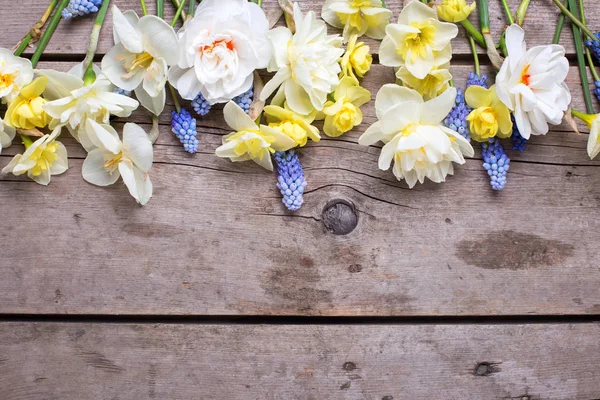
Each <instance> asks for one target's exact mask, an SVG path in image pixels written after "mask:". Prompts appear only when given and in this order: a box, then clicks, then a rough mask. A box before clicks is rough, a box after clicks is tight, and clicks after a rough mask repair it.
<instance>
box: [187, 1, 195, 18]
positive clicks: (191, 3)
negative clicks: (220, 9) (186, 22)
mask: <svg viewBox="0 0 600 400" xmlns="http://www.w3.org/2000/svg"><path fill="white" fill-rule="evenodd" d="M195 6H196V0H190V5H189V6H188V14H189V15H194V7H195Z"/></svg>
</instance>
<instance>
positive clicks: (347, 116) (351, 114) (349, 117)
mask: <svg viewBox="0 0 600 400" xmlns="http://www.w3.org/2000/svg"><path fill="white" fill-rule="evenodd" d="M361 122H362V112H361V111H360V108H358V107H356V106H355V105H354V104H352V103H351V102H349V101H346V102H344V105H343V106H342V108H341V110H340V111H339V112H338V113H337V114H335V115H334V116H333V125H334V126H335V127H336V129H337V130H338V131H340V132H342V133H346V132H348V131H349V130H351V129H352V128H354V127H355V126H357V125H360V123H361Z"/></svg>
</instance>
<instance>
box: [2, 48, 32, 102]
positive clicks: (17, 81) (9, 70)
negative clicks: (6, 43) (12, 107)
mask: <svg viewBox="0 0 600 400" xmlns="http://www.w3.org/2000/svg"><path fill="white" fill-rule="evenodd" d="M32 80H33V68H32V67H31V61H29V60H27V59H25V58H21V57H16V56H14V55H13V53H12V52H11V51H10V50H7V49H4V48H0V99H2V102H3V103H6V102H9V101H11V100H12V99H13V98H14V97H15V96H16V95H17V93H19V91H20V90H21V89H22V88H23V86H25V85H28V84H29V82H31V81H32Z"/></svg>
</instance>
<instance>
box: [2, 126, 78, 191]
mask: <svg viewBox="0 0 600 400" xmlns="http://www.w3.org/2000/svg"><path fill="white" fill-rule="evenodd" d="M59 133H60V128H57V129H55V130H54V131H53V132H52V134H51V135H44V136H42V137H41V138H39V139H37V140H36V141H35V142H32V141H31V139H29V137H27V136H22V138H23V142H24V144H25V153H23V154H17V155H16V156H14V157H13V159H12V160H11V161H10V163H8V165H7V166H6V167H4V169H2V173H4V174H7V173H12V174H14V175H17V176H18V175H22V174H24V173H25V172H27V176H29V178H31V179H33V180H34V181H35V182H37V183H39V184H40V185H47V184H49V183H50V177H51V176H52V175H60V174H62V173H63V172H65V171H66V170H67V168H68V167H69V163H68V160H67V149H66V148H65V146H64V145H63V144H62V143H60V142H58V141H57V140H56V137H57V136H58V135H59Z"/></svg>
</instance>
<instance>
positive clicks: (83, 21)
mask: <svg viewBox="0 0 600 400" xmlns="http://www.w3.org/2000/svg"><path fill="white" fill-rule="evenodd" d="M3 1H5V2H6V1H7V0H3ZM298 2H299V3H300V5H301V6H302V9H303V11H305V12H306V11H308V10H312V11H315V12H316V14H317V15H320V13H321V8H322V5H323V1H322V0H298ZM489 3H490V16H491V19H492V21H491V26H492V33H493V34H494V37H495V38H496V41H498V40H499V37H500V32H502V29H503V28H504V26H505V25H506V23H507V22H506V21H507V19H506V17H505V15H504V12H503V10H502V7H501V3H500V1H499V0H490V1H489ZM519 3H520V0H509V4H510V5H511V8H512V10H513V12H516V10H517V7H518V5H519ZM7 4H8V3H7ZM19 4H20V5H21V7H19V8H18V9H14V10H11V13H12V15H11V18H4V20H3V24H2V25H0V47H7V48H11V47H13V46H15V45H16V43H17V42H18V41H19V40H20V39H21V38H22V37H23V36H24V35H25V34H26V33H27V32H28V30H29V29H30V27H31V25H33V23H34V22H35V21H37V20H38V19H39V17H40V16H41V15H42V14H43V12H44V10H45V9H46V7H47V2H39V1H35V0H24V1H23V2H21V3H19ZM114 4H116V5H117V6H118V7H119V8H121V9H122V10H126V9H134V10H135V11H136V12H137V13H138V14H140V15H141V6H140V5H139V2H137V1H130V0H114ZM386 4H387V6H388V8H389V9H390V10H392V12H393V18H392V21H393V22H395V21H396V19H397V16H398V14H399V13H400V10H401V9H402V5H403V0H387V1H386ZM585 4H586V7H587V10H588V13H587V14H588V15H587V18H588V21H587V22H588V25H589V26H590V27H598V26H600V13H597V12H595V11H596V8H595V7H596V6H597V5H596V3H595V1H594V0H585ZM263 7H264V9H265V11H266V12H270V11H272V10H274V9H275V8H277V7H278V5H277V0H264V1H263ZM6 10H8V6H6ZM174 11H175V10H174V7H173V5H172V4H170V3H169V2H165V18H166V19H167V20H168V21H170V19H171V17H172V15H173V14H174ZM148 12H149V13H150V14H154V13H155V2H153V1H149V2H148ZM558 15H559V10H558V8H557V7H556V6H555V5H554V3H552V1H551V0H536V1H532V2H531V5H530V9H529V13H528V16H527V20H526V22H525V25H524V27H525V30H526V32H527V34H526V38H527V42H528V45H529V46H534V45H541V44H549V43H551V42H552V37H553V35H554V27H555V25H556V20H557V19H558ZM470 19H471V21H473V23H474V24H475V26H479V23H478V21H479V17H478V15H477V13H476V12H475V13H474V14H473V15H472V16H471V18H470ZM280 24H282V21H280ZM91 25H92V18H90V17H87V18H79V19H75V20H72V21H61V23H60V24H59V26H58V28H57V30H56V32H55V35H54V36H53V38H52V40H51V41H50V43H49V44H48V47H47V48H46V52H47V54H50V55H64V56H69V57H73V56H81V55H83V54H85V50H86V47H87V40H88V37H89V34H90V32H91ZM179 26H180V24H178V25H177V27H179ZM329 29H330V32H332V33H337V32H340V31H339V30H337V29H335V28H331V27H329ZM364 41H365V42H367V43H368V44H369V45H370V46H371V48H372V49H373V51H374V52H375V53H377V52H378V49H379V41H376V40H372V39H369V38H367V37H364ZM561 44H563V45H564V46H565V48H566V49H567V52H568V53H569V54H574V53H575V48H574V45H573V34H572V32H571V30H570V29H569V27H568V25H567V26H566V28H565V29H564V31H563V36H562V40H561ZM112 45H113V40H112V14H111V11H110V10H109V12H108V15H107V19H106V22H105V26H104V28H103V31H102V35H101V38H100V42H99V44H98V54H104V53H106V52H107V51H108V50H109V49H110V48H111V47H112ZM453 46H454V53H455V54H457V55H459V54H461V55H466V54H471V50H470V48H469V45H468V42H467V40H466V36H465V32H464V29H462V28H461V29H460V34H459V36H458V37H457V38H456V39H455V40H454V41H453ZM31 53H33V51H32V49H28V50H27V51H26V54H31Z"/></svg>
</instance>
